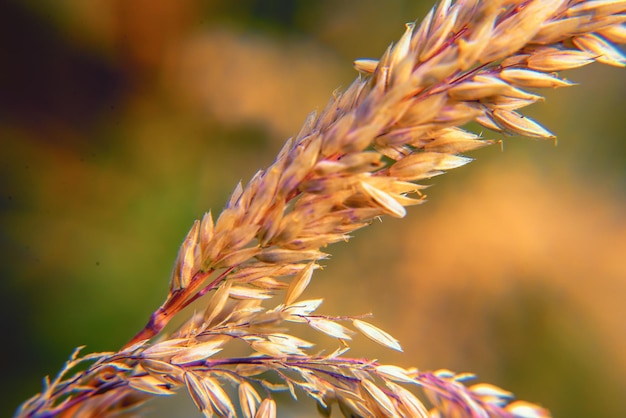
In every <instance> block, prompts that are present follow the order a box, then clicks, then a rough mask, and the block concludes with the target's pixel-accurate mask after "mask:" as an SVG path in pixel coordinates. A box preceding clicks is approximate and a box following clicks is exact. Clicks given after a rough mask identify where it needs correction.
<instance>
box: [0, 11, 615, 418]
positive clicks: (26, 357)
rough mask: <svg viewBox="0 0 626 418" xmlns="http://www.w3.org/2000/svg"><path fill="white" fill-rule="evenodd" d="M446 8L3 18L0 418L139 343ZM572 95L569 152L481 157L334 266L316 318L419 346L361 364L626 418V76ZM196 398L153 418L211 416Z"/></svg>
mask: <svg viewBox="0 0 626 418" xmlns="http://www.w3.org/2000/svg"><path fill="white" fill-rule="evenodd" d="M430 6H431V4H430V2H423V1H419V2H418V1H409V0H393V1H388V2H384V4H383V3H382V2H380V1H375V0H367V1H356V0H351V1H344V2H341V3H338V2H331V1H330V0H324V1H320V2H307V1H293V2H290V1H253V0H246V1H241V2H218V1H199V0H197V1H194V0H180V1H177V2H163V3H158V4H157V3H154V2H151V1H148V0H132V1H125V0H94V1H90V2H84V1H80V0H62V1H55V2H52V1H21V2H18V1H8V2H4V3H2V4H1V5H0V20H1V21H0V33H1V36H0V57H2V60H1V61H0V62H2V68H1V69H0V145H1V149H0V184H1V186H0V187H1V189H0V222H1V232H0V243H1V245H2V252H1V254H2V260H0V266H1V267H0V269H1V270H0V274H1V276H2V280H1V281H0V295H1V296H0V297H1V298H2V300H1V303H0V314H1V315H2V318H4V321H3V325H4V327H3V328H4V332H3V335H4V342H3V344H2V348H1V350H2V353H1V354H2V355H1V356H0V370H1V373H2V376H3V379H2V383H0V385H1V386H0V415H2V416H8V415H10V414H12V413H13V411H14V410H15V408H16V407H17V406H18V404H19V403H21V402H22V401H24V400H25V399H26V398H28V397H29V396H32V395H33V394H35V393H36V392H38V391H39V390H40V389H41V386H40V385H41V379H42V378H43V376H44V375H46V374H50V375H54V374H55V373H56V372H57V371H58V370H59V369H60V368H61V366H62V364H63V362H64V361H65V359H66V358H67V357H68V356H69V354H70V353H71V351H72V350H73V349H74V347H76V346H79V345H87V348H86V350H88V351H109V350H117V349H118V348H119V347H120V346H121V345H123V344H124V343H125V342H126V341H127V340H128V339H130V337H131V336H133V335H134V334H135V333H136V332H137V331H138V330H139V329H140V328H141V327H142V326H143V325H144V323H145V321H146V320H147V318H148V316H149V314H150V312H152V311H153V310H154V309H155V308H156V307H157V306H158V305H159V304H160V302H161V301H162V300H163V298H164V297H165V295H166V292H167V283H168V279H169V273H170V271H171V266H172V264H173V262H174V258H175V256H176V252H177V250H178V246H179V244H180V242H181V240H182V239H183V237H184V236H185V234H186V232H187V230H188V228H189V227H190V226H191V224H192V222H193V220H194V219H197V218H199V217H200V216H202V214H203V213H204V212H205V211H207V210H208V209H209V208H212V209H213V213H214V214H216V213H217V212H219V210H220V209H221V208H222V207H223V205H224V204H225V202H226V200H227V198H228V195H229V193H230V192H231V190H232V189H233V188H234V187H235V185H236V183H237V182H238V181H239V180H242V181H243V182H244V183H245V182H246V181H247V180H248V179H249V178H250V176H251V175H252V174H253V173H254V172H255V171H256V170H257V169H259V168H262V167H265V166H267V165H268V164H269V163H271V161H272V160H273V158H274V156H275V154H276V153H277V151H278V150H279V149H280V146H281V144H282V142H283V141H284V139H285V138H287V137H288V136H291V135H293V134H295V133H296V132H297V131H298V128H299V125H300V123H301V122H302V121H303V120H304V118H305V116H306V114H307V113H308V112H309V111H311V110H314V109H316V108H317V109H319V108H321V107H323V106H324V104H325V102H326V100H328V98H329V97H330V95H331V93H332V91H333V90H334V89H335V88H338V87H340V86H344V87H345V86H347V85H348V84H349V83H350V82H351V81H352V79H353V78H354V77H355V73H354V71H353V69H352V66H351V62H352V60H353V59H355V58H359V57H377V56H379V55H380V54H381V53H382V52H383V51H384V48H386V46H387V45H388V44H389V43H390V42H391V41H393V40H395V39H397V38H398V37H399V36H400V35H401V33H402V32H403V26H402V25H403V24H404V23H405V22H406V21H409V20H411V19H414V18H416V17H420V16H423V15H424V14H425V13H426V11H427V9H428V7H430ZM567 77H568V78H571V79H572V80H574V81H577V82H580V83H581V86H577V87H573V88H570V89H565V90H559V91H554V92H553V91H548V92H546V97H547V101H546V103H540V104H537V105H535V106H533V107H531V108H530V109H528V111H527V112H526V113H527V114H529V115H530V116H532V117H534V118H536V119H538V120H540V121H541V122H542V123H543V124H545V125H546V126H548V127H549V128H550V129H551V130H552V131H553V132H555V133H556V134H557V135H558V136H559V138H560V141H559V146H558V147H553V146H552V145H551V144H549V143H544V142H536V141H531V140H526V139H517V138H511V139H507V140H506V142H505V144H504V151H505V152H503V153H502V152H501V151H500V149H499V148H497V147H496V146H494V147H491V148H490V149H485V150H481V151H479V152H476V153H474V154H473V155H472V156H473V157H476V158H477V160H478V161H476V162H475V163H473V164H471V165H470V166H468V167H467V168H462V169H459V170H456V171H455V172H452V173H450V174H447V175H445V176H443V177H441V178H437V179H435V180H434V181H433V182H432V183H435V184H436V187H434V188H432V189H429V190H428V192H429V193H428V194H429V200H430V202H429V203H428V204H427V205H425V206H423V207H418V208H413V209H411V210H410V211H409V216H408V219H405V220H401V221H397V220H389V219H385V220H384V222H383V223H382V224H378V223H376V224H374V225H373V226H372V227H370V228H367V229H366V230H364V231H359V232H358V233H357V234H356V237H355V238H354V240H353V241H352V242H350V243H349V244H347V245H346V244H338V245H335V246H333V247H331V248H330V249H329V251H330V252H331V254H332V255H333V257H332V259H331V260H329V261H328V262H327V263H326V266H327V267H326V268H325V269H324V270H323V271H320V272H318V274H317V275H316V280H315V281H314V283H313V284H312V285H311V288H310V289H309V290H308V291H307V293H306V294H305V296H310V297H312V298H313V297H324V298H325V300H326V302H325V304H324V305H323V311H324V312H326V313H332V314H337V315H340V314H352V315H357V314H361V313H365V312H370V311H373V312H374V314H375V318H374V320H373V322H374V323H376V324H377V325H379V326H381V327H382V328H384V329H385V330H387V331H389V332H390V333H391V334H393V335H394V336H396V337H397V338H399V339H400V341H401V342H402V343H403V346H404V347H405V354H402V355H399V354H395V353H389V352H388V351H387V350H384V349H382V348H380V347H377V346H375V345H374V344H372V343H370V342H367V341H363V340H364V339H360V340H356V341H355V349H354V353H353V354H354V355H355V356H368V357H373V358H379V359H381V361H386V362H395V363H398V364H401V365H407V366H408V365H414V366H418V367H420V368H451V369H454V370H456V371H458V372H461V371H472V372H475V373H477V374H479V375H480V378H481V379H482V380H484V381H488V382H491V383H494V384H497V385H499V386H502V387H504V388H506V389H509V390H512V391H513V392H515V394H516V395H518V396H519V397H520V398H522V399H526V400H529V401H533V402H537V403H540V404H542V405H544V406H546V407H549V408H550V409H551V410H552V411H553V413H554V414H555V416H566V417H588V416H602V417H621V416H626V406H625V405H624V404H623V402H622V400H621V396H622V395H623V388H624V387H626V378H625V377H624V376H626V359H625V358H624V356H623V352H625V351H626V325H625V324H624V322H623V320H622V319H621V318H624V317H626V305H624V304H623V301H622V299H623V295H624V294H626V293H624V292H626V267H625V264H626V263H624V260H623V257H624V254H626V218H625V217H624V213H625V208H626V203H625V197H626V192H625V191H626V145H625V144H626V141H624V139H625V138H624V136H625V135H626V134H625V133H626V129H625V128H626V122H625V120H624V117H623V116H624V109H625V108H626V99H625V98H626V76H625V73H624V71H623V69H615V68H606V67H603V66H601V65H594V66H591V67H587V68H584V69H581V70H578V71H575V72H572V73H570V74H567ZM485 136H486V137H493V135H491V134H490V133H488V132H485ZM496 137H497V136H496ZM308 337H309V338H315V339H317V340H319V341H324V342H326V340H324V339H323V338H319V337H318V336H315V335H310V336H308ZM329 348H330V349H334V346H332V344H331V345H330V346H329ZM178 398H180V399H177V400H166V401H159V405H166V404H167V405H176V406H169V407H168V406H164V407H163V409H161V408H160V407H159V408H153V409H152V413H151V414H150V416H171V415H172V414H177V415H178V416H183V415H184V414H183V413H182V412H181V411H185V412H184V413H185V414H191V415H190V416H195V415H194V414H193V406H192V405H191V402H189V401H188V400H187V399H186V395H184V394H182V395H181V396H178ZM172 402H173V403H172ZM180 405H184V406H180ZM310 405H311V404H310V403H308V404H307V406H310ZM292 407H293V405H292ZM167 408H170V409H167ZM179 408H183V409H179ZM175 411H178V412H175ZM304 413H305V412H302V411H299V412H293V414H294V416H302V415H303V414H304ZM306 413H308V412H306ZM168 414H169V415H168ZM311 416H314V413H313V411H312V412H311Z"/></svg>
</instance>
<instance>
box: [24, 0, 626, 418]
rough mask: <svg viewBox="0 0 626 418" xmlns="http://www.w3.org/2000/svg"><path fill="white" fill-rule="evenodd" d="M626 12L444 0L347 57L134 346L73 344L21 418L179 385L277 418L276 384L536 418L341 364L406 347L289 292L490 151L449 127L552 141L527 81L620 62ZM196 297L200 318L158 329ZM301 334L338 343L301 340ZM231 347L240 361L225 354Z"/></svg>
mask: <svg viewBox="0 0 626 418" xmlns="http://www.w3.org/2000/svg"><path fill="white" fill-rule="evenodd" d="M625 13H626V1H623V0H622V1H608V0H607V1H579V0H570V1H564V0H551V1H539V0H535V1H533V0H490V1H477V0H461V1H458V2H456V3H452V2H451V1H442V2H441V3H439V4H438V5H437V6H436V7H435V8H433V9H432V10H431V11H430V13H429V14H428V15H427V16H426V17H425V19H424V20H423V21H422V22H421V23H420V24H419V25H416V24H408V25H407V28H406V31H405V33H404V35H403V36H402V37H401V38H400V40H399V41H398V42H397V43H395V44H394V45H392V46H390V47H389V49H388V50H387V51H386V52H385V54H384V55H383V56H382V58H381V59H380V60H358V61H356V62H355V66H356V68H357V70H358V71H359V72H360V75H359V77H358V78H357V79H356V81H354V83H353V84H352V85H351V86H350V87H349V88H348V89H347V90H346V91H345V92H342V93H339V92H337V93H335V94H334V95H333V97H332V99H331V100H330V102H329V103H328V105H327V106H326V108H325V109H324V110H323V111H322V112H320V113H319V114H312V115H310V116H309V117H308V118H307V120H306V121H305V123H304V125H303V127H302V129H301V130H300V132H299V133H298V134H297V135H296V136H295V137H293V138H291V139H289V140H288V141H287V143H286V144H285V146H284V147H283V148H282V150H281V151H280V152H279V154H278V156H277V157H276V160H275V162H274V163H273V164H272V165H271V166H270V167H268V168H267V169H264V170H261V171H258V172H257V173H256V175H254V176H253V178H252V179H251V180H250V181H249V183H248V184H247V185H246V186H242V185H241V184H239V185H238V186H237V187H236V189H235V190H234V192H233V193H232V196H231V198H230V200H229V202H228V204H227V205H226V207H225V209H224V210H223V211H222V212H221V214H220V215H219V216H218V217H217V220H216V221H214V219H213V215H212V213H211V212H208V213H207V214H205V216H204V217H203V218H202V219H201V220H199V221H196V222H195V223H194V225H193V227H192V228H191V230H190V232H189V233H188V235H187V237H186V238H185V240H184V241H183V244H182V246H181V248H180V252H179V255H178V258H177V261H176V264H175V267H174V269H173V273H172V278H171V281H170V285H169V292H168V294H167V297H166V298H165V301H164V302H163V304H162V305H161V306H160V307H159V308H158V309H157V310H156V311H154V313H153V314H152V315H151V317H150V320H149V321H148V323H147V325H146V326H145V327H144V328H143V329H142V330H141V331H140V332H139V333H138V334H137V335H136V336H135V337H133V338H132V339H131V340H130V341H129V342H128V343H127V344H126V345H125V346H124V347H122V349H121V350H120V351H118V352H107V353H93V354H88V355H84V356H83V355H80V350H81V349H80V348H79V349H77V350H76V351H75V352H74V354H73V355H72V356H71V357H70V359H69V360H68V361H67V363H66V364H65V366H64V367H63V368H62V370H61V371H60V372H59V374H58V375H57V376H56V377H54V378H53V379H49V378H46V379H45V381H44V387H43V390H42V391H41V393H39V394H37V395H36V396H34V397H33V398H31V399H30V400H28V401H26V402H25V403H24V404H23V405H22V406H21V407H20V409H19V410H18V411H17V413H16V416H18V417H52V416H79V417H100V416H123V415H128V414H137V413H138V409H137V407H138V406H139V405H141V404H142V403H143V402H145V401H146V400H148V399H150V398H151V397H153V396H163V395H165V396H167V395H173V394H175V393H176V391H177V390H178V389H181V388H185V389H186V390H187V392H188V393H189V395H190V396H191V398H192V399H193V402H194V403H195V404H196V406H197V407H198V409H199V411H200V412H201V413H202V414H204V415H205V416H207V417H209V416H214V415H217V416H224V417H230V416H235V415H238V414H239V415H241V416H245V417H273V416H276V415H277V411H276V402H275V400H274V399H273V397H272V394H273V393H274V392H275V391H281V390H288V391H289V392H291V394H292V395H293V396H294V398H295V397H296V396H297V394H302V393H305V394H306V395H308V396H310V397H312V398H314V399H315V400H316V401H317V405H318V410H319V412H320V413H321V414H322V415H326V416H329V415H330V413H331V409H332V408H333V407H338V409H339V410H340V411H341V412H342V413H343V414H344V415H345V416H350V417H353V416H359V417H361V416H363V417H367V416H390V417H391V416H403V417H429V416H430V417H442V416H446V417H447V416H450V417H487V416H498V417H545V416H549V412H548V411H547V410H545V409H543V408H541V407H539V406H536V405H533V404H531V403H528V402H525V401H516V400H513V395H512V394H511V393H510V392H508V391H505V390H503V389H500V388H498V387H496V386H493V385H490V384H486V383H478V384H470V385H466V382H467V381H469V380H472V379H473V377H474V376H473V375H471V374H468V373H461V374H457V373H454V372H451V371H449V370H438V371H433V372H429V371H422V370H419V369H416V368H401V367H398V366H395V365H389V364H380V363H379V362H377V361H375V360H368V359H361V358H351V357H349V356H347V352H348V350H349V341H350V340H351V338H352V336H353V335H354V334H355V330H356V331H358V332H360V333H361V334H363V335H364V336H366V337H368V338H370V339H372V340H373V341H375V342H377V343H379V344H382V345H383V346H386V347H389V348H391V349H394V350H399V351H401V350H402V348H401V346H400V343H399V342H398V341H397V340H396V339H395V338H393V337H392V336H391V335H389V334H388V333H386V332H385V331H383V330H381V329H380V328H378V327H377V326H375V325H372V324H371V323H370V322H368V321H369V320H368V321H365V320H364V318H365V316H363V317H347V316H337V315H329V314H324V313H318V308H319V307H320V305H321V303H322V300H321V299H315V300H311V299H306V298H303V297H302V295H303V293H304V291H305V289H306V287H307V285H308V284H309V282H310V280H311V278H312V276H313V274H314V272H315V270H316V269H318V268H319V266H320V264H319V262H320V261H321V260H323V259H324V258H326V256H327V254H326V253H324V252H322V251H321V249H322V248H324V247H326V246H327V245H328V244H331V243H335V242H339V241H347V240H348V239H349V237H350V235H349V234H350V233H351V232H352V231H355V230H356V229H358V228H361V227H364V226H367V225H368V224H369V223H370V222H371V221H372V220H373V219H376V218H377V217H380V216H383V215H390V216H393V217H398V218H401V217H404V216H405V215H406V209H405V207H406V206H410V205H417V204H421V203H423V202H424V201H425V200H424V195H423V194H422V193H421V190H422V189H423V188H424V186H423V185H419V184H417V183H416V181H420V180H423V179H428V178H431V177H433V176H436V175H439V174H442V173H443V172H444V171H447V170H450V169H453V168H457V167H460V166H462V165H465V164H466V163H468V162H470V161H471V159H470V158H467V157H465V156H462V155H460V154H461V153H465V152H468V151H471V150H474V149H477V148H480V147H483V146H486V145H490V144H493V143H494V142H496V141H493V140H487V139H483V138H482V137H481V136H480V135H478V134H475V133H472V132H470V131H467V130H465V129H462V128H461V127H463V126H465V125H466V124H468V123H470V122H477V123H478V124H480V125H482V126H483V127H485V128H488V129H489V130H492V131H495V132H499V133H503V134H511V135H524V136H529V137H534V138H547V139H553V138H554V135H553V134H552V133H551V132H549V131H548V130H547V129H546V128H544V127H543V126H541V125H540V124H539V123H537V122H535V121H533V120H531V119H530V118H528V117H525V116H523V115H521V114H520V113H518V112H517V110H518V109H520V108H522V107H525V106H527V105H530V104H532V103H534V102H536V101H538V100H541V99H542V97H541V96H539V95H538V94H536V93H535V92H529V91H526V90H524V89H527V88H529V89H542V88H556V87H565V86H570V85H572V84H573V83H571V82H569V81H567V80H565V79H563V78H560V77H559V76H558V74H557V72H558V71H561V70H567V69H570V68H575V67H580V66H583V65H586V64H590V63H592V62H594V61H598V62H602V63H606V64H610V65H616V66H624V64H625V63H626V60H625V59H624V56H623V55H622V53H621V52H620V51H619V50H618V49H617V48H616V47H615V46H613V44H620V43H625V42H626V26H624V24H623V22H624V21H625V20H626V14H625ZM277 298H280V299H279V300H278V301H276V302H274V303H271V302H272V301H273V300H275V299H277ZM194 302H195V303H194ZM192 303H194V307H196V308H197V309H196V311H195V313H193V314H192V315H191V317H190V318H187V319H186V321H185V322H184V323H183V325H182V326H180V327H179V328H178V329H176V330H174V331H168V330H169V328H167V329H166V326H167V325H168V324H169V323H170V321H171V320H172V319H173V318H177V317H178V315H179V314H180V313H181V312H183V310H184V313H186V312H188V311H189V310H185V308H187V307H188V306H190V305H191V304H192ZM198 307H200V308H198ZM296 324H303V325H305V326H309V327H311V328H313V329H314V330H316V331H319V332H321V333H323V334H326V335H329V336H331V337H333V338H335V339H336V340H337V344H336V346H335V347H331V348H330V349H329V350H328V351H325V350H323V349H319V348H313V346H314V345H313V343H311V342H309V341H305V340H303V339H301V338H299V337H297V336H295V335H294V334H293V333H292V332H293V331H294V327H295V328H296V329H297V325H296ZM237 344H239V348H241V346H243V347H245V349H246V350H247V351H248V354H247V355H243V356H238V357H232V356H230V355H229V349H231V347H233V346H236V345H237ZM239 348H238V349H239ZM225 387H231V388H232V390H229V389H225ZM410 388H413V389H415V390H414V391H412V390H409V389H410ZM234 392H236V393H237V394H238V395H237V396H234V395H233V393H234ZM235 398H237V399H235Z"/></svg>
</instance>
